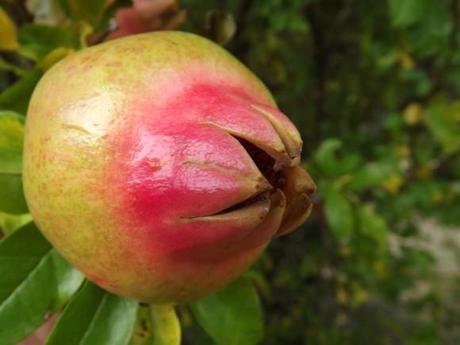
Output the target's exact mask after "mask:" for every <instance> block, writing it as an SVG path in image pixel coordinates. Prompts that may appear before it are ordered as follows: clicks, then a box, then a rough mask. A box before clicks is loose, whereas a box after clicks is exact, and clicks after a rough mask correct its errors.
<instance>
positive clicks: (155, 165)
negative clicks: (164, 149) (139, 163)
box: [147, 159, 161, 171]
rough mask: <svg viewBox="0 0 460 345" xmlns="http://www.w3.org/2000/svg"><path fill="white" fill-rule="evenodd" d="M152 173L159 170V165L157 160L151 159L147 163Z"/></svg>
mask: <svg viewBox="0 0 460 345" xmlns="http://www.w3.org/2000/svg"><path fill="white" fill-rule="evenodd" d="M147 164H148V165H149V167H150V168H151V169H152V171H157V170H160V169H161V163H160V160H159V159H151V160H149V161H148V162H147Z"/></svg>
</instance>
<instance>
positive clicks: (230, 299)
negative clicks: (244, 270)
mask: <svg viewBox="0 0 460 345" xmlns="http://www.w3.org/2000/svg"><path fill="white" fill-rule="evenodd" d="M190 307H191V309H192V312H193V314H194V316H195V317H196V319H197V321H198V323H199V324H200V325H201V327H203V328H204V330H205V331H206V332H207V333H208V334H209V335H210V336H211V338H212V339H213V340H214V341H215V342H216V343H217V344H218V345H255V344H259V343H260V341H261V339H262V336H263V326H262V311H261V306H260V301H259V297H258V295H257V291H256V289H255V287H254V285H253V284H252V282H251V280H250V279H248V278H246V277H243V278H240V279H238V280H237V281H235V282H233V283H231V284H230V285H228V286H227V287H225V288H224V289H222V290H219V291H217V292H216V293H214V294H212V295H210V296H208V297H205V298H203V299H201V300H198V301H196V302H193V303H191V304H190Z"/></svg>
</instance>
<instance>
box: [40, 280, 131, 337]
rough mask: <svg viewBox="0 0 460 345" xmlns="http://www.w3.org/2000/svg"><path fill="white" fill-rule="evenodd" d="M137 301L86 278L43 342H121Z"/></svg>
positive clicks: (129, 335)
mask: <svg viewBox="0 0 460 345" xmlns="http://www.w3.org/2000/svg"><path fill="white" fill-rule="evenodd" d="M137 308H138V303H137V302H136V301H134V300H131V299H127V298H123V297H119V296H115V295H112V294H110V293H108V292H107V291H104V290H102V289H101V288H99V287H97V286H96V285H94V284H92V283H90V282H88V281H87V282H86V283H85V285H84V286H83V288H82V289H81V290H80V292H79V293H78V294H77V295H75V297H74V299H73V300H72V301H71V302H70V304H69V305H68V306H67V307H66V309H65V310H64V312H63V314H62V316H61V318H60V319H59V321H58V323H57V325H56V326H55V328H54V330H53V332H52V333H51V335H50V337H49V338H48V340H47V342H46V345H62V344H66V345H125V344H128V343H129V340H130V338H131V333H132V331H133V328H134V324H135V322H136V317H137Z"/></svg>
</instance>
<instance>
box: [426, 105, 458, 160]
mask: <svg viewBox="0 0 460 345" xmlns="http://www.w3.org/2000/svg"><path fill="white" fill-rule="evenodd" d="M458 108H459V107H458V104H455V103H454V104H453V105H452V106H448V105H446V104H445V103H440V102H439V103H435V104H433V105H432V106H430V107H429V108H428V111H427V116H426V124H427V126H428V128H429V129H430V131H431V133H432V134H433V136H434V138H435V139H436V140H437V141H438V142H439V144H440V145H441V147H442V149H443V150H444V152H446V153H453V152H455V151H457V150H459V149H460V135H459V133H460V117H459V116H458V114H460V111H459V109H458Z"/></svg>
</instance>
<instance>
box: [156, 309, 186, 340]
mask: <svg viewBox="0 0 460 345" xmlns="http://www.w3.org/2000/svg"><path fill="white" fill-rule="evenodd" d="M150 315H151V320H152V333H153V341H152V345H180V342H181V329H180V322H179V319H178V318H177V314H176V311H175V310H174V306H172V305H151V306H150Z"/></svg>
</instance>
